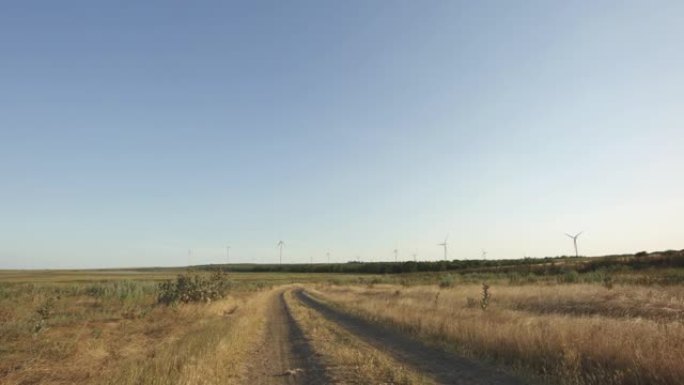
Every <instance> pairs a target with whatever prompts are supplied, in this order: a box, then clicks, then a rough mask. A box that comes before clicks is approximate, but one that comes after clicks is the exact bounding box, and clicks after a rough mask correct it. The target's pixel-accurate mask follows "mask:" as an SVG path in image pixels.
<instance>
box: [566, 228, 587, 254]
mask: <svg viewBox="0 0 684 385" xmlns="http://www.w3.org/2000/svg"><path fill="white" fill-rule="evenodd" d="M583 232H584V231H580V232H579V233H577V234H575V235H571V234H568V233H565V235H567V236H568V237H570V238H571V239H572V243H573V244H574V245H575V257H579V253H578V252H577V237H579V236H580V235H581V234H582V233H583Z"/></svg>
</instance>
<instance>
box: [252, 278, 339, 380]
mask: <svg viewBox="0 0 684 385" xmlns="http://www.w3.org/2000/svg"><path fill="white" fill-rule="evenodd" d="M268 306H269V309H268V310H267V320H266V322H267V325H266V332H265V335H264V338H263V341H262V342H261V344H260V345H259V347H258V348H257V349H256V351H254V352H253V357H252V359H251V361H252V364H251V367H250V370H249V375H248V377H249V381H250V382H249V383H250V384H259V385H272V384H298V385H323V384H328V383H330V380H329V379H328V377H327V375H326V373H325V370H324V367H323V365H322V363H321V362H320V360H319V359H318V356H317V355H316V354H315V353H314V351H313V349H312V348H311V345H310V344H309V342H308V341H307V340H306V338H305V336H304V333H303V332H302V330H301V328H300V327H299V325H298V324H297V323H296V322H295V320H294V318H293V317H292V314H291V313H290V309H289V308H288V305H287V303H286V302H285V298H284V291H283V292H279V293H277V295H274V296H273V298H272V300H271V302H270V303H269V305H268Z"/></svg>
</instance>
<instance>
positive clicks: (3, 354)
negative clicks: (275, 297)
mask: <svg viewBox="0 0 684 385" xmlns="http://www.w3.org/2000/svg"><path fill="white" fill-rule="evenodd" d="M83 276H84V277H85V276H86V274H83ZM186 281H189V282H192V283H193V284H192V285H187V290H185V289H184V288H186V287H185V286H183V285H181V286H182V287H181V288H180V289H179V288H178V287H176V286H175V284H176V283H178V282H186ZM169 282H171V283H173V284H174V285H173V287H174V288H175V289H178V291H179V293H180V294H179V297H178V301H175V300H174V301H167V299H168V298H169V296H168V293H166V292H165V289H164V288H165V287H167V288H168V287H171V286H169V285H171V284H160V283H159V282H157V281H148V280H139V281H133V280H121V281H104V282H97V281H95V282H93V281H90V282H89V281H76V282H71V283H62V282H52V283H51V282H42V283H6V282H4V283H3V282H0V383H2V384H8V385H11V384H28V383H40V384H73V383H79V384H115V383H116V384H168V383H178V384H181V383H188V384H190V383H197V381H196V378H197V377H198V376H200V375H201V376H202V378H203V381H204V383H236V384H238V383H243V382H242V381H241V380H240V375H241V373H242V372H244V371H243V370H242V369H241V368H240V365H241V362H240V357H241V355H242V352H243V351H244V350H246V349H248V348H249V345H250V343H249V341H248V339H249V336H251V335H253V334H254V333H251V330H252V329H250V328H253V325H258V322H255V320H257V319H258V318H259V317H260V316H261V315H260V314H261V313H260V312H262V307H263V306H262V301H261V297H262V296H263V295H264V293H266V292H267V291H268V287H270V284H268V283H267V282H249V283H239V284H236V283H234V282H232V281H229V280H227V279H225V277H222V276H218V275H217V274H214V275H184V276H180V277H178V278H177V280H176V281H169ZM197 292H200V293H202V295H196V293H197ZM219 293H220V295H219ZM205 294H206V295H205ZM185 295H190V296H189V297H184V296H185ZM209 298H211V299H212V301H211V303H208V301H207V299H209ZM183 302H185V304H183V305H182V306H179V305H178V304H179V303H183ZM240 330H241V331H243V332H244V333H239V332H238V331H240ZM218 360H220V361H221V364H220V365H218ZM219 369H220V370H219ZM193 376H194V377H193ZM193 378H195V380H193ZM233 380H234V381H233ZM242 380H244V379H242ZM231 381H233V382H231Z"/></svg>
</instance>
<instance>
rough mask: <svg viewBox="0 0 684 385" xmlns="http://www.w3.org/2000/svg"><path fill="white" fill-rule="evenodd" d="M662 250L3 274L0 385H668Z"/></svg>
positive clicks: (673, 341)
mask: <svg viewBox="0 0 684 385" xmlns="http://www.w3.org/2000/svg"><path fill="white" fill-rule="evenodd" d="M662 255H663V254H656V255H650V256H640V257H639V258H640V259H639V265H638V266H641V267H639V268H634V266H636V265H634V264H632V262H633V261H632V259H629V258H626V257H621V258H622V259H620V261H622V262H620V263H623V266H616V265H615V263H616V262H615V259H613V260H611V261H613V262H612V264H608V265H606V264H605V263H599V262H601V261H600V260H595V261H592V262H591V263H595V264H597V266H600V269H586V264H587V263H588V262H587V261H586V260H581V261H574V262H573V261H562V262H559V261H552V262H551V263H553V265H554V266H558V265H561V266H562V267H563V269H562V270H558V271H557V270H554V271H552V272H549V270H548V269H546V268H544V269H540V268H539V266H538V265H539V262H538V261H535V262H534V264H532V263H529V264H528V265H524V264H523V265H517V264H516V265H514V266H517V267H515V268H506V267H505V266H504V267H502V266H490V269H487V266H479V267H473V266H467V267H463V266H461V267H460V270H450V271H441V272H439V271H438V272H429V271H428V272H420V271H418V272H413V273H403V274H382V275H377V274H376V275H374V274H360V273H346V274H342V273H325V272H319V273H312V272H282V271H272V272H261V273H259V272H244V271H243V272H229V273H226V274H221V273H218V272H217V271H216V270H215V269H211V268H199V269H196V270H195V271H190V272H188V271H186V270H184V269H137V270H99V271H2V272H0V383H2V384H8V385H10V384H11V385H14V384H74V383H78V384H407V385H408V384H461V383H463V384H524V383H533V384H535V383H536V384H546V383H549V384H678V383H681V379H682V378H684V365H681V363H682V362H684V285H682V283H681V281H680V279H679V277H681V276H682V271H681V270H682V269H681V267H680V265H679V264H680V263H681V258H682V254H681V253H676V254H672V253H671V254H670V255H669V257H668V258H670V259H669V260H668V261H669V262H668V263H663V262H662V261H663V259H662ZM632 258H635V259H637V257H632ZM648 258H650V259H648ZM649 261H650V262H649ZM604 262H605V260H604ZM573 264H574V265H573ZM625 265H626V266H631V267H630V268H625ZM512 266H513V265H512ZM521 266H522V267H521ZM582 266H583V267H582ZM375 268H377V267H373V269H375ZM354 269H358V267H354ZM533 271H534V272H536V271H539V273H530V272H533ZM179 275H180V276H181V278H177V276H179Z"/></svg>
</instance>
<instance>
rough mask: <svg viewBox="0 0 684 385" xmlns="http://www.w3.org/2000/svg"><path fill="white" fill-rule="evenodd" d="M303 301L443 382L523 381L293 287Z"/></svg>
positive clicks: (499, 384)
mask: <svg viewBox="0 0 684 385" xmlns="http://www.w3.org/2000/svg"><path fill="white" fill-rule="evenodd" d="M294 294H295V296H296V297H297V299H299V300H300V301H301V302H302V303H303V304H305V305H307V306H309V307H311V308H312V309H314V310H316V311H318V312H319V313H320V314H321V315H323V316H324V317H325V318H327V319H328V320H330V321H332V322H335V323H337V324H338V325H340V326H342V327H343V328H345V329H347V330H349V331H350V332H352V334H354V335H356V336H357V337H359V338H361V339H362V340H364V341H366V342H367V343H369V344H370V345H372V346H373V347H375V348H376V349H379V350H381V351H383V352H385V353H387V354H389V355H390V356H392V357H394V358H395V359H397V360H398V361H400V362H405V363H406V364H408V365H409V366H412V367H414V368H416V369H417V370H419V371H420V372H422V373H423V374H425V375H427V376H428V377H431V378H433V379H434V380H435V381H436V382H437V383H439V384H444V385H447V384H448V385H455V384H459V385H460V384H463V385H522V384H525V383H526V382H524V381H522V380H521V379H519V378H517V377H514V376H512V375H509V374H506V373H504V372H502V371H501V370H499V369H496V368H493V367H489V366H486V365H484V364H482V363H479V362H476V361H473V360H470V359H467V358H464V357H460V356H457V355H455V354H453V353H449V352H446V351H444V350H442V349H439V348H435V347H432V346H428V345H426V344H424V343H422V342H420V341H417V340H414V339H412V338H409V337H407V336H406V335H404V334H401V333H399V332H397V331H395V330H392V329H390V328H386V327H383V326H381V325H377V324H374V323H371V322H369V321H366V320H363V319H361V318H359V317H356V316H353V315H351V314H348V313H345V312H342V311H340V310H337V309H335V308H334V307H331V306H329V305H327V304H325V303H323V302H321V301H319V300H317V299H315V298H314V297H312V296H311V295H309V294H308V293H306V292H304V290H302V289H297V290H295V291H294Z"/></svg>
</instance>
